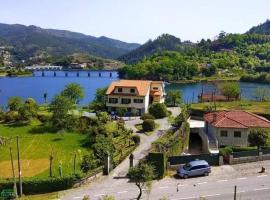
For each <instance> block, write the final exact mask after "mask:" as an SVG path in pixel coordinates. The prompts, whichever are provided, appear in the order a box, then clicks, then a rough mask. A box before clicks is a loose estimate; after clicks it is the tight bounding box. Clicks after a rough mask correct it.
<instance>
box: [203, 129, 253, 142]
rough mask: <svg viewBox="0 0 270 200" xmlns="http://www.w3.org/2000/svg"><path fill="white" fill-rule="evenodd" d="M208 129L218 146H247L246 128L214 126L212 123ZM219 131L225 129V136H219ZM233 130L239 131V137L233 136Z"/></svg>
mask: <svg viewBox="0 0 270 200" xmlns="http://www.w3.org/2000/svg"><path fill="white" fill-rule="evenodd" d="M208 131H210V133H211V134H212V135H213V136H215V137H216V139H217V140H218V144H219V146H222V145H231V146H242V147H244V146H248V134H249V130H248V129H237V128H215V127H213V126H212V125H209V126H208ZM221 131H227V132H228V135H227V137H221ZM234 131H240V132H241V137H239V138H238V137H234Z"/></svg>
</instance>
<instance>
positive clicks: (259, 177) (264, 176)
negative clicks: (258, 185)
mask: <svg viewBox="0 0 270 200" xmlns="http://www.w3.org/2000/svg"><path fill="white" fill-rule="evenodd" d="M266 176H267V175H266V174H265V175H260V176H257V178H262V177H266Z"/></svg>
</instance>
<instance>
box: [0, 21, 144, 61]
mask: <svg viewBox="0 0 270 200" xmlns="http://www.w3.org/2000/svg"><path fill="white" fill-rule="evenodd" d="M0 46H1V48H4V47H8V48H9V49H11V50H10V52H11V54H12V56H14V58H15V59H17V60H27V59H29V58H35V57H39V58H40V57H47V56H58V57H59V56H66V55H70V54H73V53H87V54H91V55H93V56H99V57H103V58H117V57H119V56H121V55H123V54H126V53H128V52H129V51H131V50H133V49H135V48H137V47H139V46H140V45H139V44H136V43H126V42H122V41H119V40H114V39H110V38H107V37H104V36H103V37H93V36H88V35H84V34H81V33H76V32H71V31H65V30H55V29H42V28H39V27H36V26H24V25H20V24H14V25H9V24H1V23H0Z"/></svg>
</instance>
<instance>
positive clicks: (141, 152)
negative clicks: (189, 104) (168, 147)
mask: <svg viewBox="0 0 270 200" xmlns="http://www.w3.org/2000/svg"><path fill="white" fill-rule="evenodd" d="M168 109H169V110H170V111H171V112H172V115H173V116H177V115H178V114H179V113H180V108H176V107H175V108H168ZM155 121H156V123H158V124H159V129H158V130H156V131H155V132H154V133H153V134H151V135H150V136H147V135H145V134H139V133H136V134H138V135H139V136H140V138H141V142H140V145H139V146H138V147H137V148H136V149H135V150H134V152H133V155H134V164H137V163H138V161H139V160H140V159H142V158H144V157H145V156H146V155H147V154H148V152H149V150H150V148H151V144H152V142H154V141H155V140H157V139H158V138H159V137H160V136H161V135H162V133H163V132H165V131H166V130H167V129H169V128H170V127H171V125H170V123H169V122H168V119H167V118H163V119H157V120H155ZM140 122H141V121H140V119H139V118H138V117H137V118H135V119H132V120H129V121H126V126H127V127H128V128H131V129H133V130H135V127H134V125H135V124H137V123H140ZM135 132H136V131H135ZM128 169H129V158H128V157H127V158H126V159H125V160H124V161H123V162H122V163H120V164H119V165H118V166H117V167H116V168H115V169H114V170H113V171H112V172H111V173H110V175H108V176H102V177H101V178H100V179H98V180H96V181H94V182H93V183H91V184H90V185H87V186H83V187H81V188H77V189H71V190H68V191H64V192H62V194H60V195H61V196H62V197H61V199H79V198H76V197H82V196H84V195H85V194H90V195H91V196H90V197H92V196H95V195H97V194H96V193H97V192H101V193H102V191H103V190H104V189H108V188H112V185H113V186H114V187H118V188H122V187H124V186H125V185H126V184H128V179H127V178H126V177H125V176H126V174H127V172H128ZM97 196H98V195H97ZM100 196H102V195H100ZM91 199H92V198H91Z"/></svg>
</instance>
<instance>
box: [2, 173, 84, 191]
mask: <svg viewBox="0 0 270 200" xmlns="http://www.w3.org/2000/svg"><path fill="white" fill-rule="evenodd" d="M80 179H81V177H80V176H79V175H77V176H68V177H62V178H49V177H48V178H42V179H41V178H25V179H23V182H22V186H23V194H41V193H48V192H55V191H60V190H65V189H69V188H71V187H72V186H73V185H74V184H75V183H77V182H79V181H80ZM12 188H13V181H12V180H11V179H9V180H1V181H0V191H1V190H3V189H12ZM17 188H19V185H18V182H17Z"/></svg>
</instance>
